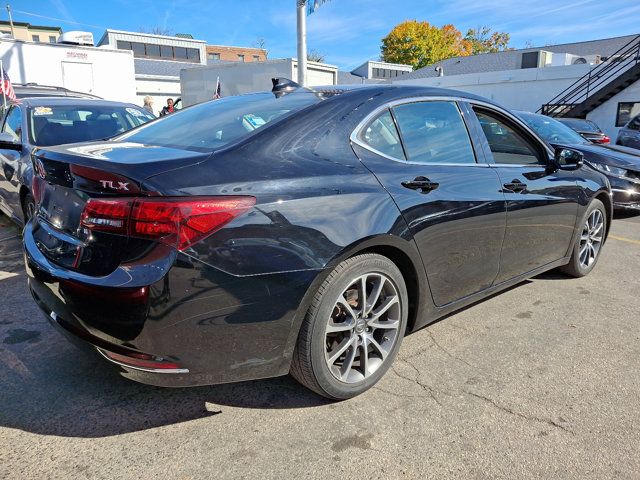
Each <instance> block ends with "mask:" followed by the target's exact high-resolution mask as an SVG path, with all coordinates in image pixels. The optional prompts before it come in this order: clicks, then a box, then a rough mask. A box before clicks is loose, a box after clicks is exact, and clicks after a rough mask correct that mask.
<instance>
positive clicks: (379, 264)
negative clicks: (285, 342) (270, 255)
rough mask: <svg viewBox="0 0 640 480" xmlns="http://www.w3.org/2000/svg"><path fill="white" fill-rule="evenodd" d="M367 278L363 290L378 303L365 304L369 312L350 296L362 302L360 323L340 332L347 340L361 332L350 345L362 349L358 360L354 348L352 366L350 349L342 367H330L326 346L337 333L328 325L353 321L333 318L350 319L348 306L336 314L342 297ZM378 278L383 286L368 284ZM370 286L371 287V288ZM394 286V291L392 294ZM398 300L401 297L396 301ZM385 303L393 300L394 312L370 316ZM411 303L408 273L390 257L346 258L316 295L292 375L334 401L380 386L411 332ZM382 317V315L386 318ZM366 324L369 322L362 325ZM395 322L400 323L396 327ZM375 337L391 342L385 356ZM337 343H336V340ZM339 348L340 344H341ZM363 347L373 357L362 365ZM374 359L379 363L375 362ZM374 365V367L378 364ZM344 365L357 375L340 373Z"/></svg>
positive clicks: (301, 334)
mask: <svg viewBox="0 0 640 480" xmlns="http://www.w3.org/2000/svg"><path fill="white" fill-rule="evenodd" d="M369 275H371V276H369ZM362 278H364V280H363V281H362V282H363V283H364V284H365V285H366V287H364V288H365V290H367V293H365V295H364V297H365V299H366V301H365V304H366V305H371V303H367V301H368V300H370V299H372V298H373V299H374V300H372V303H374V304H375V305H377V306H378V307H377V308H375V305H371V306H370V307H365V308H364V310H365V315H362V314H361V310H360V307H361V303H360V300H359V298H358V300H352V299H351V300H349V301H350V302H352V301H356V302H357V305H354V306H353V310H352V313H356V315H355V317H356V320H354V324H356V325H357V327H354V328H353V329H350V330H349V331H348V332H342V333H339V334H335V335H344V336H343V337H342V340H343V341H345V340H348V339H354V337H357V339H356V340H354V341H355V342H356V343H355V344H354V346H353V347H349V349H347V352H358V357H357V358H358V360H357V362H356V361H355V360H354V358H356V357H355V355H356V354H355V353H351V359H352V360H351V364H350V365H353V366H352V367H351V368H350V367H346V368H345V363H346V362H347V360H346V355H347V353H345V359H344V360H343V361H342V367H339V366H336V365H335V364H332V366H330V365H329V364H330V362H331V360H330V359H329V357H328V353H327V350H328V349H329V348H330V345H329V344H330V340H331V339H332V338H334V337H332V335H334V334H333V333H328V332H327V331H326V329H327V328H328V325H329V323H330V322H331V323H332V325H346V323H347V322H348V320H343V321H345V323H344V324H336V323H334V322H335V320H334V319H336V318H349V319H350V318H351V315H348V312H347V311H346V310H344V311H343V312H342V313H341V314H342V315H343V317H339V316H338V317H336V315H340V313H339V312H340V306H339V305H340V304H341V303H342V300H343V299H345V298H347V297H348V295H347V297H345V294H347V293H348V292H351V291H352V290H348V289H349V288H350V287H351V286H353V285H355V284H356V283H355V282H356V281H359V280H358V279H362ZM376 278H379V279H380V285H381V286H379V287H378V284H374V283H369V281H370V280H371V279H374V281H375V279H376ZM387 282H389V283H387ZM369 288H371V290H368V289H369ZM374 289H377V291H378V292H382V293H378V295H377V296H376V295H375V294H374ZM383 289H384V291H383ZM389 291H390V292H392V293H388V292H389ZM358 297H360V294H358ZM396 299H397V302H396V301H395V300H396ZM382 304H392V305H393V307H392V308H393V313H386V314H383V315H386V320H385V321H382V322H381V321H380V320H378V321H375V320H373V319H372V318H371V317H373V316H376V312H380V311H382V310H384V309H383V308H382ZM396 305H397V307H396ZM408 305H409V302H408V295H407V288H406V285H405V282H404V278H403V277H402V274H401V273H400V270H399V269H398V267H397V266H396V265H395V264H394V263H393V262H392V261H391V260H389V259H388V258H386V257H383V256H381V255H377V254H362V255H357V256H355V257H352V258H349V259H348V260H345V261H344V262H342V263H340V264H339V265H338V266H337V267H336V268H335V269H334V270H333V271H332V272H331V273H330V274H329V276H328V277H327V278H326V279H325V281H324V282H323V283H322V285H321V286H320V287H319V288H318V291H317V292H316V294H315V296H314V297H313V300H312V302H311V305H310V307H309V309H308V311H307V314H306V316H305V319H304V321H303V323H302V326H301V328H300V332H299V335H298V342H297V345H296V348H295V351H294V354H293V361H292V365H291V375H292V376H293V377H294V378H295V379H296V380H298V382H300V383H301V384H302V385H304V386H306V387H307V388H309V389H311V390H313V391H314V392H316V393H318V394H320V395H322V396H324V397H327V398H329V399H332V400H343V399H347V398H351V397H355V396H356V395H359V394H361V393H363V392H364V391H366V390H368V389H369V388H371V387H372V386H373V385H375V384H376V383H377V382H378V381H379V380H380V378H382V376H383V375H384V374H385V373H386V371H387V370H388V369H389V367H390V366H391V364H392V363H393V360H394V359H395V356H396V354H397V352H398V350H399V348H400V344H401V343H402V338H403V337H404V334H405V331H406V326H407V316H408ZM356 307H357V308H356ZM392 308H388V309H387V310H386V311H387V312H392ZM366 310H369V314H366ZM336 312H338V313H336ZM391 317H393V319H391ZM379 318H380V319H381V318H382V317H379ZM369 321H371V322H374V323H375V325H374V323H371V324H369V323H367V322H369ZM349 322H350V321H349ZM363 323H364V324H365V327H363V325H362V324H363ZM392 323H393V325H394V327H393V330H391V329H389V328H388V327H387V326H386V325H391V324H392ZM380 324H383V325H385V326H384V327H383V329H382V330H378V325H380ZM395 325H397V330H396V327H395ZM363 328H366V330H363ZM381 332H383V333H381ZM387 332H389V333H387ZM363 335H364V337H363ZM367 335H368V337H367ZM374 336H377V342H378V343H376V347H380V346H381V345H388V347H387V348H385V349H384V350H386V355H382V352H381V351H380V349H379V348H374V345H373V344H372V343H370V341H369V340H365V339H367V338H368V339H370V338H371V337H374ZM347 337H348V338H347ZM336 342H337V340H336ZM359 342H362V343H359ZM368 342H369V343H368ZM347 343H348V342H347ZM333 345H334V346H335V344H333ZM340 345H341V344H339V345H338V347H339V346H340ZM351 349H353V350H351ZM363 349H364V350H363ZM335 350H340V349H339V348H337V347H336V348H335ZM332 351H334V350H332ZM363 351H370V353H371V357H369V353H367V354H366V355H365V357H366V358H365V360H366V361H365V362H364V366H362V365H363V360H362V352H363ZM338 362H339V360H338ZM371 362H375V365H374V364H373V363H371ZM356 364H357V366H356ZM372 365H373V366H375V369H374V368H373V366H372ZM340 368H342V369H344V370H345V371H347V373H346V374H345V375H347V376H351V377H355V379H354V378H350V379H349V381H347V380H345V381H341V380H339V379H338V378H337V377H336V375H337V374H338V373H336V371H337V370H336V369H338V370H339V369H340ZM332 369H333V370H332ZM357 369H359V370H357ZM362 371H364V372H365V373H362V377H363V378H362V380H359V379H358V374H359V373H361V372H362ZM332 372H333V373H332ZM370 372H371V373H370ZM367 375H368V376H367Z"/></svg>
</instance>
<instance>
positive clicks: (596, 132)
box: [556, 117, 611, 145]
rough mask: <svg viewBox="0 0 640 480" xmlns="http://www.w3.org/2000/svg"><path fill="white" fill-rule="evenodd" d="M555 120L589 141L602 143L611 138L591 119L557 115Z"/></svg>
mask: <svg viewBox="0 0 640 480" xmlns="http://www.w3.org/2000/svg"><path fill="white" fill-rule="evenodd" d="M556 120H558V121H559V122H560V123H564V124H565V125H566V126H567V127H569V128H570V129H571V130H573V131H575V132H578V133H579V134H580V135H581V136H582V137H583V138H585V139H586V140H589V141H590V142H591V143H597V144H599V145H602V144H607V143H610V142H611V139H610V138H609V137H608V136H607V135H606V134H605V133H604V132H603V131H602V130H600V127H599V126H598V125H596V123H595V122H593V121H591V120H585V119H584V118H565V117H559V118H557V119H556Z"/></svg>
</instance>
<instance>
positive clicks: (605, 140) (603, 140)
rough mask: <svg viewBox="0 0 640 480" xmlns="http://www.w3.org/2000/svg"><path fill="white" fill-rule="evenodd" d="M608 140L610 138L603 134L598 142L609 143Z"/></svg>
mask: <svg viewBox="0 0 640 480" xmlns="http://www.w3.org/2000/svg"><path fill="white" fill-rule="evenodd" d="M610 141H611V139H610V138H609V137H607V136H606V135H605V136H604V137H602V140H601V141H600V143H609V142H610Z"/></svg>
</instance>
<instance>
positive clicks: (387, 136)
mask: <svg viewBox="0 0 640 480" xmlns="http://www.w3.org/2000/svg"><path fill="white" fill-rule="evenodd" d="M359 137H360V140H362V141H363V142H364V143H366V144H367V145H368V146H370V147H371V148H372V149H374V150H376V151H378V152H380V153H384V154H385V155H387V156H389V157H392V158H397V159H398V160H405V157H404V152H403V151H402V143H401V142H400V136H399V135H398V130H397V129H396V125H395V123H393V118H392V117H391V112H389V110H386V111H385V112H384V113H383V114H381V115H380V116H379V117H377V118H376V119H374V120H372V121H371V123H369V125H367V126H366V127H365V128H364V129H362V130H361V131H360V135H359Z"/></svg>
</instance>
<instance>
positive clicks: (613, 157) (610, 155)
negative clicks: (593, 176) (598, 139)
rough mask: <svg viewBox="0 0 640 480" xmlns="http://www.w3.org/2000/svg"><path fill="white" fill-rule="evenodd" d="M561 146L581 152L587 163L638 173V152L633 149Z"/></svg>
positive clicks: (588, 145) (639, 161) (586, 145)
mask: <svg viewBox="0 0 640 480" xmlns="http://www.w3.org/2000/svg"><path fill="white" fill-rule="evenodd" d="M554 146H555V145H554ZM558 146H559V145H558ZM562 146H565V147H568V148H572V149H574V150H578V151H580V152H582V153H583V154H584V159H585V160H586V161H587V162H596V163H605V164H607V165H611V166H613V167H619V168H625V169H632V170H636V171H640V150H636V149H634V148H628V147H621V146H619V145H596V144H575V145H562Z"/></svg>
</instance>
